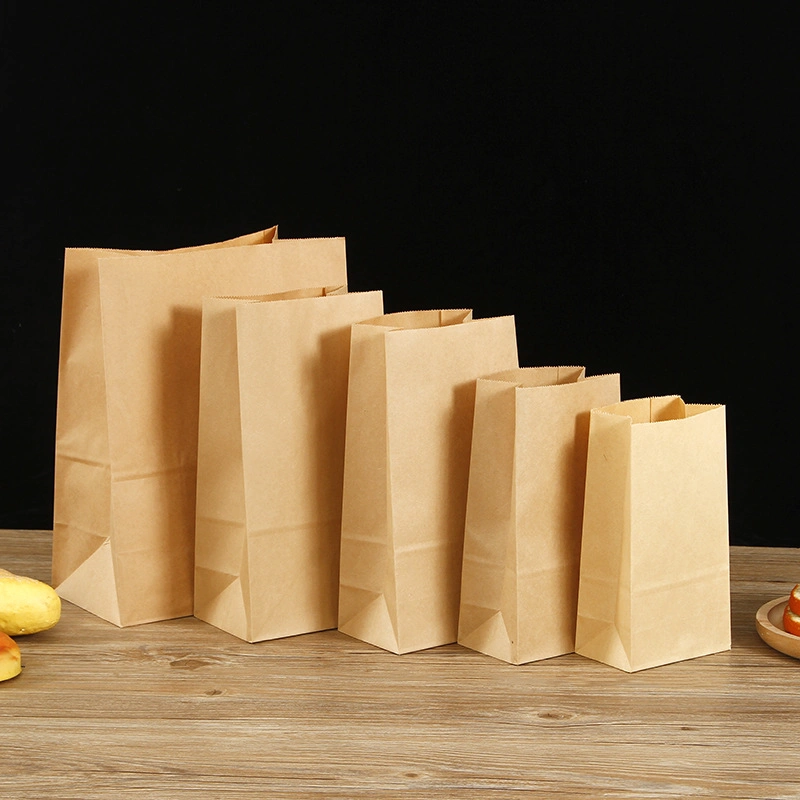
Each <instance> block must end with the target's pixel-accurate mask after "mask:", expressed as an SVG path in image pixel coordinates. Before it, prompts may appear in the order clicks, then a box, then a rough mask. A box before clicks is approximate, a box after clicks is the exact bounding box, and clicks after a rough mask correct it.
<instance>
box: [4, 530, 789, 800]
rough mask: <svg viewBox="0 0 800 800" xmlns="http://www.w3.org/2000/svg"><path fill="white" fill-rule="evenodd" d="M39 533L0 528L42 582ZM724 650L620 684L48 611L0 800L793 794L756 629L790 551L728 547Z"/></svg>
mask: <svg viewBox="0 0 800 800" xmlns="http://www.w3.org/2000/svg"><path fill="white" fill-rule="evenodd" d="M50 542H51V538H50V534H49V533H48V532H32V531H0V565H2V566H4V567H6V568H7V569H11V570H12V571H14V572H18V573H21V574H26V575H31V576H32V577H36V578H40V579H43V580H49V569H50ZM731 573H732V611H733V648H732V649H731V650H730V651H728V652H725V653H720V654H717V655H712V656H705V657H703V658H699V659H695V660H692V661H686V662H682V663H677V664H670V665H666V666H663V667H657V668H655V669H652V670H647V671H644V672H638V673H633V674H627V673H623V672H620V671H618V670H616V669H614V668H612V667H608V666H606V665H603V664H599V663H596V662H593V661H590V660H588V659H584V658H582V657H580V656H577V655H574V654H571V655H566V656H560V657H558V658H553V659H549V660H546V661H541V662H537V663H533V664H528V665H525V666H511V665H509V664H506V663H504V662H501V661H497V660H495V659H493V658H491V657H489V656H484V655H482V654H480V653H476V652H473V651H470V650H467V649H465V648H462V647H460V646H459V645H446V646H444V647H438V648H434V649H431V650H427V651H422V652H418V653H410V654H407V655H403V656H397V655H394V654H392V653H387V652H385V651H383V650H379V649H378V648H375V647H372V646H370V645H368V644H364V643H362V642H359V641H357V640H355V639H352V638H350V637H347V636H345V635H343V634H341V633H339V632H337V631H326V632H322V633H314V634H307V635H304V636H299V637H293V638H289V639H282V640H277V641H270V642H261V643H258V644H248V643H246V642H242V641H240V640H238V639H236V638H235V637H233V636H230V635H229V634H226V633H224V632H222V631H219V630H217V629H215V628H213V627H211V626H209V625H207V624H205V623H203V622H201V621H199V620H197V619H194V618H192V617H188V618H184V619H179V620H171V621H167V622H158V623H152V624H149V625H143V626H140V627H135V628H125V629H119V628H116V627H115V626H113V625H111V624H109V623H107V622H104V621H103V620H100V619H98V618H96V617H93V616H92V615H91V614H88V613H87V612H85V611H82V610H81V609H79V608H77V607H75V606H73V605H71V604H69V603H64V608H63V616H62V619H61V622H59V624H58V625H57V626H56V627H55V628H53V629H52V630H50V631H45V632H42V633H39V634H35V635H33V636H28V637H19V638H18V642H19V644H20V648H21V650H22V655H23V664H24V669H23V672H22V675H20V676H19V677H17V678H14V679H12V680H11V681H8V682H5V683H2V684H0V727H2V730H3V771H4V773H5V774H4V779H3V788H2V790H0V796H2V797H3V798H40V797H51V798H59V799H60V798H63V799H64V800H71V799H72V798H81V799H82V800H88V799H94V798H109V797H114V796H115V795H116V794H118V793H119V792H130V793H132V794H134V795H135V796H136V797H138V798H148V800H149V799H150V798H152V799H153V800H155V799H156V798H158V800H163V798H165V797H177V796H181V797H197V798H200V797H209V798H219V797H222V798H245V797H247V798H253V797H269V798H317V797H324V798H362V797H371V798H376V797H377V798H381V797H392V796H395V795H396V794H397V795H401V796H402V797H403V798H404V799H406V800H417V799H418V798H419V800H422V798H431V797H434V798H438V797H440V798H455V799H456V800H459V799H460V798H469V799H470V800H473V799H474V800H478V798H490V799H492V800H494V799H495V798H506V797H507V798H521V797H523V796H524V797H526V798H527V797H533V798H536V797H556V796H557V797H559V798H571V797H575V798H589V797H591V798H599V797H604V798H678V797H680V798H686V797H707V798H714V799H715V800H719V799H720V798H746V799H747V800H755V799H756V798H775V799H777V798H800V760H799V759H798V756H797V752H798V747H800V662H798V661H797V660H796V659H793V658H790V657H788V656H785V655H783V654H781V653H778V652H776V651H774V650H772V649H770V648H769V647H767V646H766V645H765V644H764V643H763V642H762V641H761V639H760V638H759V637H758V635H757V633H756V630H755V614H756V611H757V610H758V608H759V607H760V606H761V605H762V604H763V603H765V602H766V601H767V600H770V599H772V598H773V597H778V596H780V595H783V594H788V593H789V591H790V589H791V588H792V586H793V585H794V584H795V583H798V582H800V549H787V548H782V549H778V548H774V549H773V548H742V547H735V548H732V550H731Z"/></svg>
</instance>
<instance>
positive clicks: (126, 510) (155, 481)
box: [53, 238, 347, 626]
mask: <svg viewBox="0 0 800 800" xmlns="http://www.w3.org/2000/svg"><path fill="white" fill-rule="evenodd" d="M80 255H81V258H80V259H79V262H80V267H81V268H80V269H79V270H73V269H72V266H74V265H73V261H72V259H71V258H70V253H69V251H68V253H67V260H66V266H65V270H66V273H68V275H67V274H65V294H64V303H65V305H64V314H65V316H66V317H67V319H68V320H69V319H72V318H73V317H77V318H79V319H80V321H81V322H82V323H89V324H86V325H84V324H72V323H70V324H68V325H67V326H66V327H65V328H64V335H65V336H66V337H67V338H66V340H65V341H64V342H63V343H62V353H61V354H62V378H63V379H64V380H63V381H61V382H60V389H59V404H60V405H61V407H62V413H61V414H60V421H59V426H58V436H57V443H56V459H57V467H56V514H55V519H54V535H53V582H54V585H55V586H56V589H57V591H58V592H59V594H60V595H61V597H63V598H64V599H66V600H68V601H70V602H72V603H74V604H75V605H78V606H80V607H82V608H84V609H86V610H87V611H90V612H92V613H93V614H96V615H97V616H99V617H102V618H104V619H106V620H109V621H110V622H113V623H114V624H116V625H119V626H127V625H136V624H140V623H144V622H152V621H155V620H161V619H170V618H173V617H181V616H187V615H190V614H191V613H192V608H193V597H194V593H193V578H194V518H195V490H196V481H197V475H196V464H197V414H198V388H199V380H200V332H201V305H202V298H203V297H204V296H207V295H221V294H256V293H266V292H278V291H287V290H290V289H298V288H306V287H314V286H326V285H340V284H346V283H347V266H346V259H345V242H344V239H342V238H338V239H286V240H275V241H272V242H269V243H264V244H258V243H252V244H248V245H247V246H232V247H218V248H209V249H199V250H188V251H176V252H169V253H150V254H138V255H123V254H112V255H109V254H107V253H103V252H102V251H101V252H100V253H99V254H98V253H97V252H94V251H93V252H91V253H85V252H83V251H81V253H80ZM68 278H69V279H68ZM76 306H77V307H76ZM82 379H85V381H86V385H85V387H84V386H82V384H81V380H82ZM81 404H83V405H81Z"/></svg>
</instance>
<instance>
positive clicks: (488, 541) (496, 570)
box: [458, 367, 619, 664]
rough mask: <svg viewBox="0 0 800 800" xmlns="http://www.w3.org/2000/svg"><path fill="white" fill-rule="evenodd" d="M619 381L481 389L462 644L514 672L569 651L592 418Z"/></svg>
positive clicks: (541, 370)
mask: <svg viewBox="0 0 800 800" xmlns="http://www.w3.org/2000/svg"><path fill="white" fill-rule="evenodd" d="M617 401H619V375H617V374H613V375H598V376H594V377H590V378H587V377H585V370H584V368H583V367H527V368H520V369H516V370H510V371H507V372H500V373H498V374H496V375H490V376H488V377H486V378H480V379H479V380H478V382H477V387H476V396H475V421H474V426H473V430H472V458H471V462H470V474H469V493H468V496H467V517H466V528H465V534H464V562H463V572H462V576H461V612H460V616H459V627H458V641H459V643H460V644H462V645H464V646H466V647H469V648H471V649H473V650H478V651H480V652H482V653H486V654H488V655H491V656H494V657H495V658H499V659H501V660H503V661H508V662H509V663H511V664H524V663H527V662H529V661H536V660H539V659H543V658H550V657H552V656H558V655H562V654H564V653H571V652H572V651H573V650H574V649H575V617H576V612H577V605H578V570H579V567H580V547H581V525H582V522H583V497H584V482H585V477H586V446H587V442H588V434H589V412H590V411H591V409H592V408H595V407H596V406H602V405H608V404H609V403H614V402H617Z"/></svg>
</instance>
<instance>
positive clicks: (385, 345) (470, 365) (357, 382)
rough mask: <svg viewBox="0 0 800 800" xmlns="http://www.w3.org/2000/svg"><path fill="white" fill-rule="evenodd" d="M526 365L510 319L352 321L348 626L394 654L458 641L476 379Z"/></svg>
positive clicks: (344, 623) (345, 545) (406, 315)
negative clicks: (519, 360) (520, 359)
mask: <svg viewBox="0 0 800 800" xmlns="http://www.w3.org/2000/svg"><path fill="white" fill-rule="evenodd" d="M516 366H517V344H516V329H515V325H514V318H513V317H511V316H508V317H496V318H488V319H478V320H474V319H473V318H472V312H471V311H470V310H442V311H409V312H399V313H394V314H387V315H385V316H382V317H378V318H377V319H373V320H369V321H366V322H362V323H357V324H355V325H354V326H353V330H352V336H351V349H350V381H349V390H348V391H349V394H348V404H347V428H346V443H345V468H344V490H343V491H344V495H343V508H342V544H341V563H340V593H339V626H338V627H339V630H340V631H342V632H344V633H346V634H348V635H350V636H353V637H355V638H358V639H361V640H363V641H366V642H370V643H372V644H374V645H377V646H378V647H382V648H384V649H386V650H390V651H392V652H395V653H406V652H410V651H413V650H421V649H425V648H429V647H435V646H438V645H442V644H447V643H450V642H455V641H456V637H457V633H458V604H459V594H460V579H461V554H462V546H463V538H464V515H465V510H466V500H467V481H468V477H469V454H470V441H471V436H472V416H473V409H474V401H475V381H476V379H477V378H478V377H480V376H481V375H486V374H489V373H493V372H497V371H498V370H501V369H511V368H513V367H516Z"/></svg>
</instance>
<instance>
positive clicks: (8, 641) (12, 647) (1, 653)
mask: <svg viewBox="0 0 800 800" xmlns="http://www.w3.org/2000/svg"><path fill="white" fill-rule="evenodd" d="M21 671H22V658H21V657H20V654H19V647H17V643H16V642H15V641H14V640H13V639H12V638H11V637H10V636H6V634H4V633H2V632H0V681H7V680H8V679H9V678H13V677H14V676H15V675H19V673H20V672H21Z"/></svg>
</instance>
